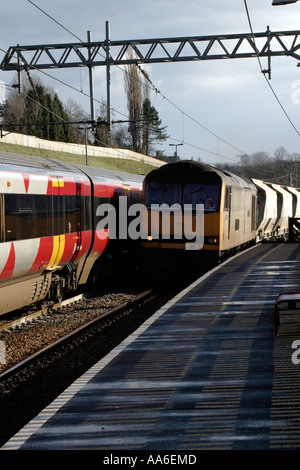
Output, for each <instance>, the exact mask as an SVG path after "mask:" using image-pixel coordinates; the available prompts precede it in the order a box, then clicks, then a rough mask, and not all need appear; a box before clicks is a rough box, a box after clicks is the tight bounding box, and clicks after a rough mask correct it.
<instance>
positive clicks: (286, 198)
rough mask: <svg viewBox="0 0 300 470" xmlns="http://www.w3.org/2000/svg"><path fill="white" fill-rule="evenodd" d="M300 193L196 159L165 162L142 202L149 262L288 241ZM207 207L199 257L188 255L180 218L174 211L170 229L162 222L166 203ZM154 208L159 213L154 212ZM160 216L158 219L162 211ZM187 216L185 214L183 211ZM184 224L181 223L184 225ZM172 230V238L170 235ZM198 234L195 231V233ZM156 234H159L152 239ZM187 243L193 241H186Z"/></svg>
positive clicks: (299, 208) (151, 179) (207, 255)
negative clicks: (179, 234) (180, 227)
mask: <svg viewBox="0 0 300 470" xmlns="http://www.w3.org/2000/svg"><path fill="white" fill-rule="evenodd" d="M299 199H300V192H299V191H297V190H296V189H295V188H287V187H282V186H279V185H275V184H266V183H264V182H262V181H259V180H252V181H248V180H246V179H245V178H242V177H239V176H236V175H234V174H232V173H230V172H227V171H222V170H219V169H217V168H213V167H211V166H207V165H203V164H201V163H196V162H193V161H180V162H175V163H169V164H166V165H164V166H162V167H160V168H159V169H156V170H153V171H152V172H150V173H149V174H148V175H147V176H146V177H145V180H144V188H143V201H144V204H145V205H146V207H147V212H146V214H145V219H146V220H144V223H143V227H144V231H145V233H144V236H143V238H144V239H143V241H142V249H143V255H144V256H145V258H147V255H149V256H148V257H149V258H152V259H153V257H154V255H155V254H157V255H158V256H159V257H162V255H164V254H166V253H168V254H169V255H170V254H171V256H169V257H168V258H169V259H172V258H173V259H174V258H176V259H179V255H180V253H183V252H185V257H187V256H188V254H189V255H190V257H192V258H194V259H195V257H196V255H198V256H200V257H201V259H204V258H205V259H206V258H208V259H209V260H212V261H217V260H219V259H221V258H222V257H223V256H225V255H229V254H231V253H234V252H235V251H236V250H237V249H240V248H243V247H245V246H248V245H250V244H254V243H256V242H257V241H259V240H265V239H271V238H277V237H283V238H284V237H286V236H287V232H288V219H289V217H297V216H299V213H300V203H299ZM163 204H165V205H168V206H170V207H171V206H172V205H173V204H175V205H176V204H177V205H180V206H181V207H182V208H183V207H184V205H187V206H188V205H192V209H193V210H192V212H191V217H192V218H195V208H196V205H197V204H203V207H204V222H203V245H202V247H201V249H200V250H198V253H195V252H192V253H186V251H187V250H186V247H187V246H189V247H191V246H192V244H191V243H189V245H187V241H189V242H190V237H189V236H188V237H187V236H186V235H189V234H186V231H183V230H182V237H181V239H180V237H179V236H178V233H177V232H178V226H179V222H178V218H177V220H176V215H173V214H172V212H170V220H169V222H170V227H169V226H167V224H163V222H162V219H163V211H162V210H160V211H158V209H157V208H158V207H159V206H161V205H163ZM153 208H154V209H153ZM158 212H159V216H158V215H157V213H158ZM182 213H183V212H182ZM183 223H184V222H182V225H183ZM190 226H192V225H190ZM165 230H169V231H170V235H169V236H168V234H166V233H165ZM193 230H194V231H195V229H193ZM153 234H154V235H153ZM187 239H188V240H187Z"/></svg>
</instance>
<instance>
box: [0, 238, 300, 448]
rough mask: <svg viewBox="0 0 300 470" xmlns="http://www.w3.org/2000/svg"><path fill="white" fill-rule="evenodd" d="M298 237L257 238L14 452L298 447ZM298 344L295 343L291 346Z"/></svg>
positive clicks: (140, 334) (166, 310)
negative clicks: (294, 294)
mask: <svg viewBox="0 0 300 470" xmlns="http://www.w3.org/2000/svg"><path fill="white" fill-rule="evenodd" d="M297 290H298V291H299V290H300V244H293V243H286V244H261V245H257V246H255V247H253V248H251V249H249V250H247V251H245V252H243V253H242V254H239V255H237V256H235V257H233V258H231V259H230V260H228V261H226V262H225V263H223V264H222V265H220V266H218V267H217V268H215V269H213V270H212V271H210V272H209V273H208V274H206V275H204V276H203V277H201V278H200V279H198V280H197V281H196V282H194V283H193V284H192V285H191V286H190V287H189V288H188V289H185V290H184V291H183V292H181V293H180V294H179V295H178V296H176V297H175V298H174V299H172V301H170V302H169V303H168V304H167V305H165V306H164V307H163V308H161V309H160V310H159V311H158V312H156V314H155V315H154V316H153V317H151V318H150V319H149V320H148V321H147V322H145V323H144V324H143V325H142V326H141V327H140V328H139V329H138V330H137V331H136V332H135V333H134V334H132V335H131V336H130V337H129V338H127V339H126V340H125V341H124V342H123V343H122V344H120V345H119V346H118V347H116V348H115V349H114V350H113V351H112V352H111V353H110V354H108V355H107V356H106V357H105V358H104V359H103V360H101V361H100V362H99V363H97V364H95V365H94V366H93V367H92V368H91V369H90V370H89V371H88V372H86V373H85V374H84V375H83V376H82V377H81V378H79V379H78V380H77V381H76V382H75V383H74V384H73V385H71V386H70V387H69V388H68V389H67V390H65V392H63V393H62V394H61V395H60V396H59V397H58V398H57V399H56V400H55V401H54V402H53V403H52V404H50V405H49V406H48V407H47V408H46V409H45V410H43V411H42V412H41V413H40V414H39V415H38V416H37V417H36V418H34V419H33V420H32V421H31V422H30V423H29V424H28V425H27V426H25V427H24V428H23V429H22V430H20V432H19V433H17V434H16V436H14V437H13V438H12V439H11V440H10V441H8V442H7V443H6V444H5V445H4V447H3V448H2V449H3V450H5V449H8V450H9V449H10V450H16V449H20V450H80V449H82V450H108V449H109V450H118V451H120V450H123V451H125V450H126V451H128V450H144V451H145V450H173V451H174V450H176V451H187V450H189V451H191V450H212V449H215V450H222V449H224V450H225V449H228V450H235V449H236V450H239V449H243V450H254V449H257V450H269V449H299V448H300V398H299V389H300V364H298V362H300V361H299V360H298V358H300V353H299V355H297V348H298V349H300V313H297V312H292V311H289V312H283V313H282V315H281V323H280V328H279V336H278V337H276V336H274V323H273V308H274V304H275V300H276V297H277V296H278V295H279V294H280V293H281V292H286V291H297ZM297 340H298V341H299V345H298V346H297V348H295V345H296V344H297V343H295V341H297Z"/></svg>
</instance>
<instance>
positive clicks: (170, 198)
mask: <svg viewBox="0 0 300 470" xmlns="http://www.w3.org/2000/svg"><path fill="white" fill-rule="evenodd" d="M163 203H165V204H168V205H169V206H171V205H173V204H181V184H178V183H165V184H164V183H158V182H155V181H151V182H149V184H148V186H147V192H146V206H147V207H150V206H151V204H159V205H160V204H163Z"/></svg>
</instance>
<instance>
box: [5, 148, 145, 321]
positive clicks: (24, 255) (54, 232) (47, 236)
mask: <svg viewBox="0 0 300 470" xmlns="http://www.w3.org/2000/svg"><path fill="white" fill-rule="evenodd" d="M142 181H143V176H139V175H131V174H127V173H122V172H115V171H108V170H102V169H97V168H92V167H88V166H79V165H71V164H66V163H63V162H59V161H56V160H50V159H44V158H37V157H30V156H21V155H12V154H6V153H3V152H2V153H1V152H0V237H1V238H0V314H4V313H7V312H9V311H12V310H15V309H18V308H21V307H24V306H26V305H30V304H32V303H35V302H41V301H43V300H48V299H49V300H52V301H60V300H61V299H62V295H63V293H65V292H67V291H75V290H76V289H77V287H78V286H80V285H85V284H86V283H87V282H89V281H90V280H97V279H99V278H100V277H101V275H102V274H103V273H105V272H106V271H107V270H108V264H109V261H110V260H116V259H118V257H120V256H121V255H122V254H125V253H128V252H129V251H131V252H132V253H133V250H135V246H133V242H132V241H131V240H129V239H128V238H127V239H124V240H120V241H119V240H117V239H115V238H114V239H111V238H110V237H109V233H108V232H109V230H108V229H107V228H105V227H104V226H103V227H102V228H101V229H98V223H99V214H98V212H97V210H98V208H99V205H101V204H103V203H109V204H110V205H111V207H114V208H115V210H116V212H118V210H119V209H118V204H119V196H124V197H126V201H128V205H129V206H130V205H131V204H134V203H136V202H139V201H141V195H142Z"/></svg>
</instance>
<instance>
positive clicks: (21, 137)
mask: <svg viewBox="0 0 300 470" xmlns="http://www.w3.org/2000/svg"><path fill="white" fill-rule="evenodd" d="M0 142H5V143H7V144H15V145H24V146H25V147H34V148H41V149H46V150H53V151H54V152H67V153H73V154H76V155H85V154H86V148H85V145H81V144H68V143H65V142H54V141H51V140H43V139H39V138H38V137H34V136H32V135H25V134H17V133H14V132H11V133H10V134H6V135H5V136H3V137H2V138H1V139H0ZM87 151H88V156H90V157H104V158H124V159H128V160H137V161H140V162H144V163H149V165H153V166H156V167H160V166H162V165H164V164H165V162H162V161H160V160H157V159H156V158H153V157H148V156H147V155H143V154H141V153H136V152H133V151H132V150H126V149H113V148H106V147H95V146H93V145H88V146H87Z"/></svg>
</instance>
